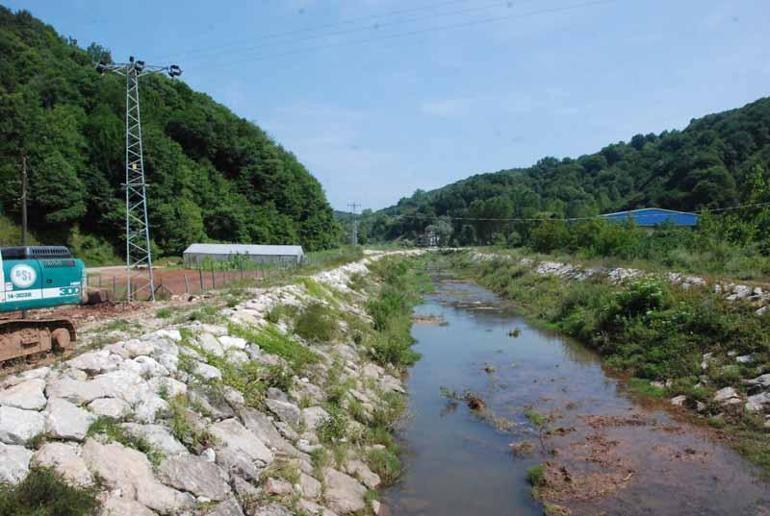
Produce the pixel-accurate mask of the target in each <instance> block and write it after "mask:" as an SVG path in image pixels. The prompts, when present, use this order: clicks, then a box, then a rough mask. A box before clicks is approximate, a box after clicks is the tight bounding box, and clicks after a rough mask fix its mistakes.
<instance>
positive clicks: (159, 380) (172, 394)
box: [147, 376, 187, 399]
mask: <svg viewBox="0 0 770 516" xmlns="http://www.w3.org/2000/svg"><path fill="white" fill-rule="evenodd" d="M147 383H149V385H150V388H151V389H152V390H153V392H155V393H156V394H158V395H160V393H161V392H163V393H164V395H165V397H166V398H167V399H171V398H176V397H177V396H182V395H185V394H187V384H185V383H182V382H180V381H179V380H176V379H174V378H170V377H164V376H158V377H156V378H151V379H150V380H149V381H148V382H147Z"/></svg>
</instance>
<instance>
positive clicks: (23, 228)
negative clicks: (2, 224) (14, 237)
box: [21, 154, 28, 246]
mask: <svg viewBox="0 0 770 516" xmlns="http://www.w3.org/2000/svg"><path fill="white" fill-rule="evenodd" d="M27 190H28V181H27V155H26V154H22V156H21V245H22V246H26V245H27Z"/></svg>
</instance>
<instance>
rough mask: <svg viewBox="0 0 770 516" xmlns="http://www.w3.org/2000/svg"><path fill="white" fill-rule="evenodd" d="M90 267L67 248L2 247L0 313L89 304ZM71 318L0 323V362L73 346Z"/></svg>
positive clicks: (7, 320)
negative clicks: (88, 279)
mask: <svg viewBox="0 0 770 516" xmlns="http://www.w3.org/2000/svg"><path fill="white" fill-rule="evenodd" d="M86 291H87V289H86V267H85V264H84V263H83V261H82V260H79V259H77V258H74V257H73V256H72V253H71V252H70V250H69V249H67V248H66V247H63V246H23V247H3V248H0V312H2V313H7V312H21V313H22V314H24V313H25V312H26V311H27V310H36V309H40V308H51V307H56V306H60V305H77V304H83V303H85V302H86V300H87V298H86ZM75 339H76V334H75V325H74V324H73V323H72V321H71V320H69V319H63V318H62V319H55V318H52V319H37V318H35V319H28V318H25V317H20V318H9V319H0V364H1V363H4V362H6V361H8V360H11V359H14V358H20V357H31V356H34V355H43V354H47V353H49V352H51V351H61V352H67V351H70V350H72V349H74V347H75Z"/></svg>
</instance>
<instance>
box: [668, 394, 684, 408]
mask: <svg viewBox="0 0 770 516" xmlns="http://www.w3.org/2000/svg"><path fill="white" fill-rule="evenodd" d="M685 401H687V396H685V395H684V394H680V395H679V396H674V397H673V398H671V404H672V405H674V406H675V407H681V406H682V405H684V402H685Z"/></svg>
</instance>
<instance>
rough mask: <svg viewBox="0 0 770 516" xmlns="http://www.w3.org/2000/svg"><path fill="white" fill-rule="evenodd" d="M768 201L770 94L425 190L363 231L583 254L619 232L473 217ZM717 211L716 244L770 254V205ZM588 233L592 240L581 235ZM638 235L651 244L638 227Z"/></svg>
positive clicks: (368, 219)
mask: <svg viewBox="0 0 770 516" xmlns="http://www.w3.org/2000/svg"><path fill="white" fill-rule="evenodd" d="M768 201H770V99H767V98H765V99H761V100H758V101H756V102H753V103H751V104H748V105H746V106H744V107H742V108H740V109H735V110H732V111H726V112H723V113H719V114H714V115H708V116H705V117H703V118H700V119H696V120H693V121H691V123H690V124H689V125H688V127H687V128H686V129H684V130H682V131H677V130H673V131H665V132H663V133H661V134H659V135H655V134H647V135H642V134H638V135H636V136H634V137H633V138H631V140H630V141H629V142H619V143H615V144H611V145H608V146H606V147H604V148H603V149H602V150H600V151H599V152H596V153H594V154H589V155H585V156H581V157H579V158H577V159H573V158H564V159H557V158H553V157H547V158H543V159H541V160H540V161H539V162H537V163H536V164H535V165H534V166H532V167H529V168H522V169H511V170H502V171H499V172H496V173H489V174H481V175H476V176H473V177H470V178H468V179H465V180H463V181H459V182H456V183H453V184H450V185H448V186H445V187H443V188H440V189H437V190H434V191H430V192H424V191H417V192H415V193H414V195H412V196H411V197H408V198H403V199H401V200H400V201H399V202H398V204H397V205H395V206H392V207H390V208H387V209H385V210H382V211H379V212H375V213H372V212H367V213H366V214H365V215H364V216H363V218H362V230H361V233H362V235H363V237H364V238H368V239H369V240H370V241H375V240H398V239H406V240H414V239H416V238H418V237H419V236H420V235H421V234H423V233H424V231H425V230H426V228H429V229H431V230H432V231H433V232H435V233H436V234H438V235H439V236H440V238H441V240H442V242H443V243H451V244H459V245H474V244H482V245H483V244H493V243H495V244H508V245H512V246H518V245H528V246H531V247H535V248H539V249H541V250H553V249H566V250H574V248H576V247H586V246H587V245H588V244H587V243H586V242H589V241H594V240H596V239H597V235H601V234H604V235H614V236H611V237H610V236H608V237H607V238H618V237H617V235H615V233H617V231H615V230H612V229H609V230H606V231H603V232H602V231H600V230H599V229H596V228H595V229H593V230H591V229H590V228H585V227H584V228H581V229H580V230H577V229H576V226H575V225H569V226H567V225H565V224H562V223H558V222H554V223H545V224H544V223H542V222H533V221H529V222H528V221H519V222H506V221H495V220H473V219H510V218H545V219H555V220H559V219H565V218H575V217H591V216H594V215H598V214H601V213H606V212H611V211H616V210H623V209H633V208H640V207H648V206H658V207H663V208H669V209H676V210H685V211H694V210H697V211H701V210H720V209H723V208H725V207H731V206H736V205H741V204H755V203H763V202H768ZM715 213H719V214H720V216H719V217H713V218H711V219H710V221H709V223H708V224H707V225H706V230H707V231H709V235H708V236H709V237H710V238H712V240H714V241H715V243H719V241H724V242H727V243H730V242H732V243H735V244H739V245H741V246H743V245H745V246H750V247H751V248H752V249H754V250H756V251H757V252H761V253H764V254H767V253H768V252H770V211H768V210H767V209H765V210H763V209H758V208H753V209H747V210H737V211H728V212H722V211H718V212H715ZM591 224H593V225H599V226H601V223H597V222H592V223H591ZM581 233H582V234H588V235H590V236H591V238H589V239H587V240H586V239H585V238H579V237H576V235H580V234H581ZM691 233H692V232H690V233H688V234H687V240H688V241H691V242H692V245H693V246H702V245H703V239H701V238H694V236H693V235H692V234H691ZM680 236H681V235H680ZM701 236H703V235H701ZM632 237H633V239H635V240H640V241H641V240H644V239H643V238H642V237H640V236H639V234H638V233H633V234H632ZM677 239H679V236H677V237H676V238H675V239H674V242H676V240H677ZM578 240H579V241H578ZM596 245H599V246H602V245H604V246H605V247H607V248H608V249H609V250H610V251H613V252H615V251H617V246H612V245H609V244H607V243H606V242H604V243H599V244H596ZM640 245H642V246H644V245H648V246H649V245H652V244H649V243H648V242H646V243H642V244H640ZM595 254H602V253H599V252H597V253H595ZM610 254H612V253H610ZM626 254H633V253H626Z"/></svg>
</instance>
